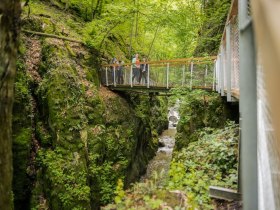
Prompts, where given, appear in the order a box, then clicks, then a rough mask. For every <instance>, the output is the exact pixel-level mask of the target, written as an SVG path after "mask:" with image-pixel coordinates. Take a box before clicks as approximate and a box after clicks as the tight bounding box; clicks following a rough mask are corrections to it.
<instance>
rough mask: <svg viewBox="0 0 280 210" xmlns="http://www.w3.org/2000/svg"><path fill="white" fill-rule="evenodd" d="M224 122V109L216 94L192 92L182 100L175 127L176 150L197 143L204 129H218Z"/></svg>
mask: <svg viewBox="0 0 280 210" xmlns="http://www.w3.org/2000/svg"><path fill="white" fill-rule="evenodd" d="M225 121H226V114H225V107H224V103H223V101H222V99H221V97H220V96H219V95H218V94H216V93H208V92H206V91H193V92H190V93H188V95H187V96H186V97H184V99H183V100H182V103H181V107H180V120H179V123H178V127H177V135H176V147H175V148H176V149H181V148H183V147H186V146H187V145H188V144H189V143H190V142H193V141H197V139H198V138H199V133H198V132H196V131H199V130H200V129H202V128H204V127H212V128H220V127H222V126H223V125H224V123H225Z"/></svg>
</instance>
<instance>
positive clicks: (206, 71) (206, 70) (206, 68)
mask: <svg viewBox="0 0 280 210" xmlns="http://www.w3.org/2000/svg"><path fill="white" fill-rule="evenodd" d="M207 74H208V66H207V64H206V67H205V74H204V87H206V78H207Z"/></svg>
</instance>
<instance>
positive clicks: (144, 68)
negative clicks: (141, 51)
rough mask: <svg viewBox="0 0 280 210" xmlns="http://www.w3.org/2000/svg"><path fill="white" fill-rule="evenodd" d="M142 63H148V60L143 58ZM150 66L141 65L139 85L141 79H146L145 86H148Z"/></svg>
mask: <svg viewBox="0 0 280 210" xmlns="http://www.w3.org/2000/svg"><path fill="white" fill-rule="evenodd" d="M142 62H146V58H143V61H142ZM148 65H149V64H147V63H142V64H141V65H140V77H139V83H141V79H142V78H144V79H145V84H147V74H148V68H149V66H148Z"/></svg>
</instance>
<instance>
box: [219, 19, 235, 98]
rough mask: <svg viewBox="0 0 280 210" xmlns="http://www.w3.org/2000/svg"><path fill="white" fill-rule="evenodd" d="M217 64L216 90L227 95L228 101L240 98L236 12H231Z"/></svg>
mask: <svg viewBox="0 0 280 210" xmlns="http://www.w3.org/2000/svg"><path fill="white" fill-rule="evenodd" d="M215 66H216V72H215V74H216V75H217V76H216V87H215V89H216V91H218V92H219V93H221V95H222V96H227V100H228V101H232V100H234V98H237V99H239V92H240V91H239V89H240V88H239V77H240V67H239V28H238V17H237V15H236V14H231V16H230V19H229V20H228V22H227V25H226V27H225V31H224V34H223V38H222V40H221V45H220V49H219V53H218V55H217V60H216V63H215ZM233 97H234V98H233Z"/></svg>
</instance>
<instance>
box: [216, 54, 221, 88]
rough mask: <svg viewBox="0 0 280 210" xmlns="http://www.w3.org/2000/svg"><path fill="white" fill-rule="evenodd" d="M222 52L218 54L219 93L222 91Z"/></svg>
mask: <svg viewBox="0 0 280 210" xmlns="http://www.w3.org/2000/svg"><path fill="white" fill-rule="evenodd" d="M221 57H222V56H221V53H219V55H218V60H217V90H218V93H221V59H222V58H221Z"/></svg>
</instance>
